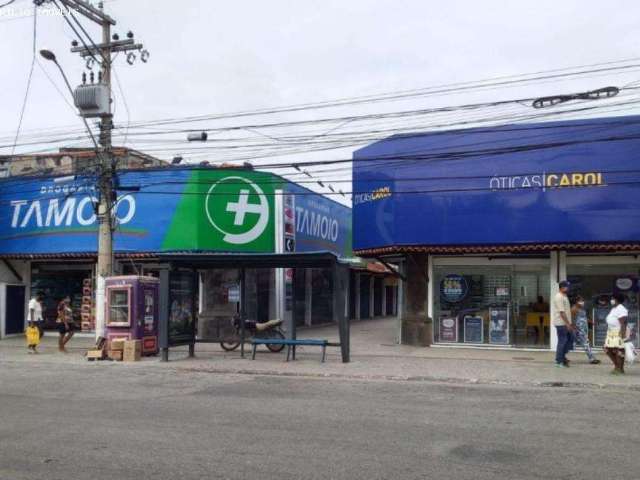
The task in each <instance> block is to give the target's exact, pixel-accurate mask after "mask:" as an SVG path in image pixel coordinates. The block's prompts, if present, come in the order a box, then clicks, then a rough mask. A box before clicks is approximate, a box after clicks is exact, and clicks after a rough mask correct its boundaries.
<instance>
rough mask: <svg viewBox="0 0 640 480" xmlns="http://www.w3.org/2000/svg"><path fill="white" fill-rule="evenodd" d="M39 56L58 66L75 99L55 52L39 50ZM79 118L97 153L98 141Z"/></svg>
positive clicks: (84, 121)
mask: <svg viewBox="0 0 640 480" xmlns="http://www.w3.org/2000/svg"><path fill="white" fill-rule="evenodd" d="M40 56H41V57H42V58H44V59H45V60H48V61H50V62H53V63H55V64H56V67H58V70H60V73H61V74H62V78H63V79H64V83H66V85H67V88H68V89H69V93H70V94H71V97H72V98H74V99H75V95H74V94H73V88H71V84H70V83H69V79H68V78H67V75H66V74H65V73H64V70H63V69H62V67H61V66H60V64H59V63H58V59H57V58H56V54H55V53H53V52H52V51H51V50H40ZM80 118H82V122H83V123H84V127H85V128H86V129H87V133H88V134H89V136H90V137H91V141H92V142H93V146H94V147H95V148H96V154H99V153H100V147H99V146H98V142H96V138H95V137H94V136H93V132H92V131H91V129H90V128H89V124H88V123H87V120H86V119H85V118H84V117H82V116H81V117H80Z"/></svg>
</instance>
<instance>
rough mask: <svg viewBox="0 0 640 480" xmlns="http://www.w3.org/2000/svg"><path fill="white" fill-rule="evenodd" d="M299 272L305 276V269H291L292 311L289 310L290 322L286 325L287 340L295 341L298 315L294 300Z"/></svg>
mask: <svg viewBox="0 0 640 480" xmlns="http://www.w3.org/2000/svg"><path fill="white" fill-rule="evenodd" d="M300 270H302V274H303V275H306V269H299V268H294V269H293V277H292V279H291V281H292V282H293V283H292V285H291V295H292V297H293V302H292V310H291V321H290V322H289V325H287V327H288V328H287V338H288V339H289V340H295V339H296V327H297V325H298V315H297V314H296V312H297V308H296V298H297V287H296V285H297V284H298V273H299V272H300Z"/></svg>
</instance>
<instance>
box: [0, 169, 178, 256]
mask: <svg viewBox="0 0 640 480" xmlns="http://www.w3.org/2000/svg"><path fill="white" fill-rule="evenodd" d="M188 175H189V171H188V170H168V169H167V170H162V171H141V172H136V171H131V172H124V173H121V174H120V175H119V176H118V183H119V185H120V186H121V187H126V186H135V187H140V186H143V187H150V186H151V185H162V187H161V189H162V192H164V193H166V195H157V194H154V193H151V191H154V190H157V188H155V189H154V188H149V190H150V192H148V193H147V192H145V189H144V188H143V189H142V190H141V191H140V192H131V191H119V192H118V197H117V198H118V200H117V204H116V207H115V209H114V212H113V216H114V218H115V226H116V230H115V232H114V246H115V250H117V251H159V250H161V245H162V240H163V238H164V236H165V234H166V232H167V230H168V228H169V225H170V223H171V219H172V217H173V214H174V211H175V208H176V205H177V204H178V202H179V200H180V193H181V192H182V191H183V190H184V188H185V182H184V181H186V179H187V177H188ZM95 185H96V183H95V178H92V177H76V178H71V179H69V178H67V179H65V178H58V179H57V180H56V179H54V178H24V177H22V178H15V179H10V180H6V181H3V182H2V184H1V187H0V253H4V254H11V253H20V254H31V253H38V254H47V253H71V252H95V251H96V250H97V230H98V224H97V216H96V204H97V202H98V192H97V189H96V186H95ZM174 193H175V195H174Z"/></svg>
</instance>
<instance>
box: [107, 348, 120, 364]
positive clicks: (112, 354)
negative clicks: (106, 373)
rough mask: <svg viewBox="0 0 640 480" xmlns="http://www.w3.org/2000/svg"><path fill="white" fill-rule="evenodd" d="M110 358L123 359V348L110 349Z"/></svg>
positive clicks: (117, 360)
mask: <svg viewBox="0 0 640 480" xmlns="http://www.w3.org/2000/svg"><path fill="white" fill-rule="evenodd" d="M109 358H110V359H111V360H115V361H116V362H121V361H122V350H109Z"/></svg>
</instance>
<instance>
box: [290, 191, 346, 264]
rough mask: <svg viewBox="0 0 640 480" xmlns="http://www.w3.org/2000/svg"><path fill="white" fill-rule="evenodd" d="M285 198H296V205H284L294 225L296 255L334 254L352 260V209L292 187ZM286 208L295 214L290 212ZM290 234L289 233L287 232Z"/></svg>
mask: <svg viewBox="0 0 640 480" xmlns="http://www.w3.org/2000/svg"><path fill="white" fill-rule="evenodd" d="M285 194H287V195H291V196H293V199H294V200H293V203H292V204H291V205H287V204H286V202H285V206H284V208H285V212H284V213H285V219H286V218H292V219H293V221H292V223H291V226H292V227H293V226H294V225H295V237H294V238H295V251H296V252H321V251H328V252H333V253H335V254H336V255H338V256H340V257H350V256H351V255H352V252H351V209H350V208H349V207H347V206H345V205H341V204H339V203H337V202H335V201H333V200H331V199H329V198H327V197H324V196H322V195H318V194H315V193H313V192H312V191H311V190H308V189H306V188H304V187H301V186H299V185H296V184H294V183H289V184H287V185H286V186H285ZM287 208H290V209H292V210H293V211H292V212H290V213H289V212H287V211H286V210H287ZM285 234H287V232H285Z"/></svg>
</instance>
